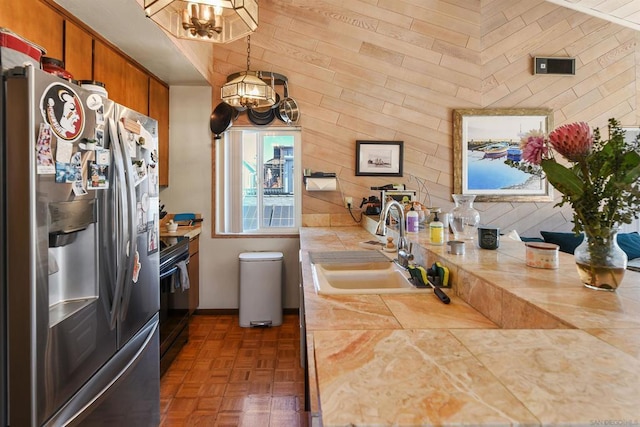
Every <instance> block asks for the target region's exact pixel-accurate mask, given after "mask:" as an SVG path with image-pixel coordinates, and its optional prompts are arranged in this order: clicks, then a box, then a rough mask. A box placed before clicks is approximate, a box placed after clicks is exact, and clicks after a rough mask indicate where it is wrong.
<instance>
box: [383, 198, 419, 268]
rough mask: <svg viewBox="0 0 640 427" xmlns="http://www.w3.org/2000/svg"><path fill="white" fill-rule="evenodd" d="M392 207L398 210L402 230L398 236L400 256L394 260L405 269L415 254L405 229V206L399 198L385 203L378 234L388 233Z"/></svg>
mask: <svg viewBox="0 0 640 427" xmlns="http://www.w3.org/2000/svg"><path fill="white" fill-rule="evenodd" d="M392 207H395V208H396V210H397V211H398V215H399V216H400V220H399V222H400V232H399V237H398V257H397V258H396V259H394V260H393V262H395V263H396V264H398V265H399V266H400V267H402V268H404V269H405V270H406V269H408V268H409V261H412V260H413V254H412V253H411V248H410V246H409V243H408V242H407V238H406V237H405V229H404V221H405V219H404V208H403V206H402V205H401V204H400V202H398V201H397V200H393V199H391V200H389V201H387V203H386V204H385V205H384V211H383V212H382V213H381V214H380V221H378V226H377V227H376V234H377V235H378V236H384V235H386V234H387V225H386V223H387V217H388V216H389V211H390V210H391V208H392Z"/></svg>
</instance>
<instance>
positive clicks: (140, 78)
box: [122, 62, 149, 115]
mask: <svg viewBox="0 0 640 427" xmlns="http://www.w3.org/2000/svg"><path fill="white" fill-rule="evenodd" d="M122 77H123V78H124V89H125V101H124V102H122V104H124V105H126V106H127V107H129V108H131V109H132V110H135V111H137V112H138V113H141V114H144V115H149V75H148V74H147V73H145V72H144V71H142V70H141V69H140V68H138V67H136V66H135V65H133V64H131V63H129V62H126V64H125V73H124V74H123V75H122Z"/></svg>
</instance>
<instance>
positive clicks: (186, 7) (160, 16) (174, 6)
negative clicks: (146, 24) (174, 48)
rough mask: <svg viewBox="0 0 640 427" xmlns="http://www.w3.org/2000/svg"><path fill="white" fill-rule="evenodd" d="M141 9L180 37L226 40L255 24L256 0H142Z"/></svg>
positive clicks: (239, 34)
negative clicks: (142, 7)
mask: <svg viewBox="0 0 640 427" xmlns="http://www.w3.org/2000/svg"><path fill="white" fill-rule="evenodd" d="M144 11H145V13H146V14H147V16H148V17H150V18H151V19H152V20H153V21H154V22H155V23H156V24H158V25H159V26H160V27H162V28H164V29H165V30H167V31H168V32H170V33H171V34H173V35H174V36H175V37H177V38H180V39H188V40H201V41H208V42H213V43H228V42H231V41H234V40H237V39H240V38H242V37H245V36H246V35H248V34H251V33H252V32H254V31H255V30H256V29H257V28H258V2H257V0H199V1H181V0H144Z"/></svg>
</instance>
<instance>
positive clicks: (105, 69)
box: [93, 40, 127, 105]
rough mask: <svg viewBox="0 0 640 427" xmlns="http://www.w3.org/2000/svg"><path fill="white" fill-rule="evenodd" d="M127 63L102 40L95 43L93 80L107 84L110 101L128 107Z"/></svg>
mask: <svg viewBox="0 0 640 427" xmlns="http://www.w3.org/2000/svg"><path fill="white" fill-rule="evenodd" d="M126 66H127V61H126V60H125V59H124V57H123V56H122V55H120V54H119V53H118V52H116V51H115V50H113V49H112V48H111V47H109V46H107V45H106V44H104V43H103V42H101V41H100V40H96V41H95V43H94V51H93V79H94V80H97V81H99V82H102V83H104V84H105V89H106V90H107V92H108V93H109V99H111V100H113V101H115V102H117V103H118V104H123V105H127V103H126V101H127V91H126V88H125V77H124V76H125V71H126Z"/></svg>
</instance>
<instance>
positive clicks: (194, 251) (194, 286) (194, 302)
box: [188, 236, 200, 314]
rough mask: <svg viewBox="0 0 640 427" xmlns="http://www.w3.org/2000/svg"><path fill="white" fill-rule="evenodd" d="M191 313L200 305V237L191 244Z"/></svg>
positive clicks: (189, 267) (189, 269)
mask: <svg viewBox="0 0 640 427" xmlns="http://www.w3.org/2000/svg"><path fill="white" fill-rule="evenodd" d="M189 255H190V258H189V266H188V271H189V285H190V286H189V313H190V314H193V312H194V311H196V309H197V308H198V306H199V305H200V237H199V236H196V237H194V238H193V239H191V241H190V242H189Z"/></svg>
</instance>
